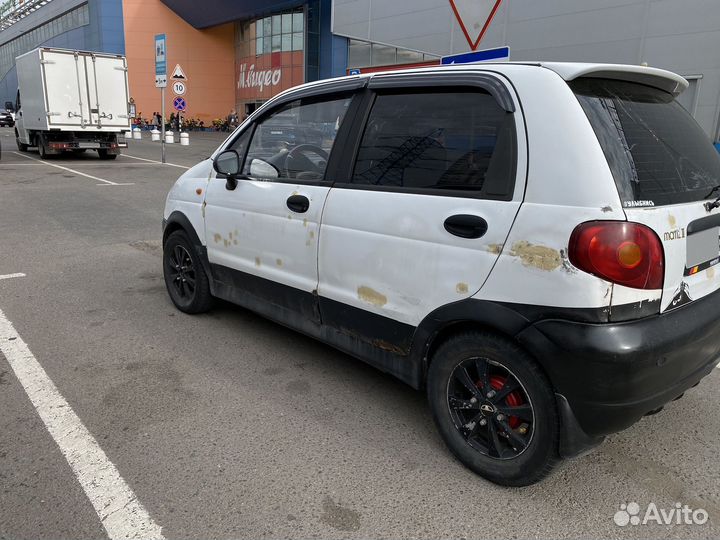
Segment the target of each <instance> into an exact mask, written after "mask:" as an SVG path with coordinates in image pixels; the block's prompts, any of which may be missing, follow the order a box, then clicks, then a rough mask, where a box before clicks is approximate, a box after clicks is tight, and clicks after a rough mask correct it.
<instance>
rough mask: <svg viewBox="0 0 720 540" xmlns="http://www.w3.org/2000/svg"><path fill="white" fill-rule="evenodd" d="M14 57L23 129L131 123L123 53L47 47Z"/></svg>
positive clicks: (114, 127) (113, 127) (108, 127)
mask: <svg viewBox="0 0 720 540" xmlns="http://www.w3.org/2000/svg"><path fill="white" fill-rule="evenodd" d="M16 63H17V74H18V86H19V92H20V99H21V101H22V111H23V128H24V129H25V130H28V131H29V130H35V131H74V132H78V131H89V132H93V131H95V132H97V131H102V132H120V131H123V130H129V129H130V118H129V115H128V101H129V93H128V82H127V61H126V59H125V57H123V56H120V55H113V54H104V53H96V52H83V51H72V50H65V49H54V48H52V49H51V48H44V47H43V48H39V49H35V50H33V51H30V52H29V53H26V54H24V55H22V56H19V57H18V58H17V62H16Z"/></svg>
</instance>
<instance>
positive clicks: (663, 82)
mask: <svg viewBox="0 0 720 540" xmlns="http://www.w3.org/2000/svg"><path fill="white" fill-rule="evenodd" d="M518 67H520V68H526V69H529V70H530V69H548V70H551V71H553V72H555V73H557V74H558V75H559V76H560V77H562V78H563V79H564V80H565V81H568V82H569V81H573V80H575V79H578V78H581V77H591V78H603V79H615V80H621V81H629V82H636V83H640V84H645V85H647V86H652V87H654V88H659V89H660V90H663V91H665V92H669V93H671V94H673V95H674V96H678V95H680V94H681V93H682V92H683V91H684V90H685V89H686V88H687V87H688V82H687V80H685V79H684V78H683V77H681V76H680V75H677V74H676V73H673V72H671V71H667V70H664V69H658V68H653V67H648V66H639V65H629V64H600V63H582V62H483V63H480V64H456V65H450V66H427V67H420V68H413V69H402V70H388V71H379V72H374V73H367V74H360V75H349V76H346V77H337V78H334V79H324V80H321V81H315V82H311V83H307V84H304V85H302V86H300V87H296V88H295V89H293V90H298V89H300V88H303V89H310V88H314V87H317V86H325V85H328V86H333V85H334V84H337V83H341V82H342V83H347V82H348V81H349V80H353V79H354V80H359V81H362V80H367V81H369V80H370V79H372V78H376V77H385V76H398V75H403V74H423V73H435V74H437V73H441V72H459V71H462V72H466V73H467V72H468V71H488V70H492V71H496V72H500V73H503V72H504V71H510V69H517V68H518ZM328 89H330V88H328ZM291 91H292V90H291Z"/></svg>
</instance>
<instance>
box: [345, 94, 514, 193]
mask: <svg viewBox="0 0 720 540" xmlns="http://www.w3.org/2000/svg"><path fill="white" fill-rule="evenodd" d="M516 148H517V144H516V133H515V121H514V117H513V114H512V113H509V112H506V111H505V110H504V109H503V108H502V107H500V105H499V104H498V103H497V101H495V99H494V98H493V97H492V96H491V95H490V94H488V93H486V92H483V91H482V90H479V89H469V90H467V91H466V90H452V91H432V92H412V93H390V94H380V95H378V96H377V98H376V100H375V104H374V105H373V108H372V111H371V113H370V118H369V120H368V122H367V126H366V128H365V132H364V134H363V138H362V143H361V145H360V150H359V152H358V157H357V161H356V163H355V169H354V172H353V177H352V183H353V184H358V185H372V186H378V187H384V188H395V189H407V190H413V191H418V190H419V191H421V192H423V191H428V192H435V193H437V194H453V193H457V194H458V195H459V194H460V193H458V192H463V191H464V192H471V195H472V196H479V197H487V198H499V199H504V198H510V197H511V196H512V191H513V187H514V182H515V168H516V161H517V159H516V154H517V150H516Z"/></svg>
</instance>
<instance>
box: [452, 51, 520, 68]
mask: <svg viewBox="0 0 720 540" xmlns="http://www.w3.org/2000/svg"><path fill="white" fill-rule="evenodd" d="M504 60H510V47H499V48H497V49H487V50H484V51H473V52H469V53H462V54H453V55H450V56H443V57H442V59H441V61H440V63H441V64H442V65H444V66H448V65H451V64H472V63H475V62H493V61H495V62H497V61H501V62H502V61H504Z"/></svg>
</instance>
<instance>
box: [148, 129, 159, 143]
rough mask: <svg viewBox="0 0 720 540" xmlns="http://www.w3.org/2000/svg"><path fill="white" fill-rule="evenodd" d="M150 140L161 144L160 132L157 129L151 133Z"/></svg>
mask: <svg viewBox="0 0 720 540" xmlns="http://www.w3.org/2000/svg"><path fill="white" fill-rule="evenodd" d="M150 140H151V141H153V142H160V130H159V129H157V128H155V129H153V130H152V131H151V132H150Z"/></svg>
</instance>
